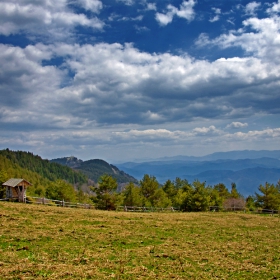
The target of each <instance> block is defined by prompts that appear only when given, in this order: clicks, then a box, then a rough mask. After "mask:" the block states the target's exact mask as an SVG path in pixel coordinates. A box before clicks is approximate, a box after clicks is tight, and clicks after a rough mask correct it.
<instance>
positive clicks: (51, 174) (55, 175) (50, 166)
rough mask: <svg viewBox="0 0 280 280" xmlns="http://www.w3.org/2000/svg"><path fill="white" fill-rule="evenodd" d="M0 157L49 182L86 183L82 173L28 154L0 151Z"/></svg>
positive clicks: (86, 179) (85, 177) (86, 180)
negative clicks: (61, 180) (60, 180)
mask: <svg viewBox="0 0 280 280" xmlns="http://www.w3.org/2000/svg"><path fill="white" fill-rule="evenodd" d="M0 156H1V157H4V158H6V159H8V160H9V162H10V163H12V164H14V165H15V164H16V165H17V166H19V167H21V168H24V169H26V170H29V171H32V172H36V173H37V174H39V175H40V176H42V177H43V178H45V179H47V180H50V181H55V180H58V179H63V180H65V181H67V182H68V183H70V184H77V183H79V184H83V183H87V182H88V178H87V176H85V175H84V174H83V173H81V172H78V171H76V170H73V169H71V168H70V167H68V166H63V165H61V164H58V163H55V162H50V161H49V160H44V159H42V158H41V157H40V156H37V155H33V154H32V153H30V152H23V151H11V150H9V149H6V150H1V151H0ZM9 162H7V163H9ZM9 165H10V164H9ZM7 168H9V167H7ZM23 177H24V175H23ZM25 179H26V178H25Z"/></svg>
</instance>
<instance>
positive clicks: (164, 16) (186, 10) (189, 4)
mask: <svg viewBox="0 0 280 280" xmlns="http://www.w3.org/2000/svg"><path fill="white" fill-rule="evenodd" d="M195 4H196V1H194V0H189V1H183V2H182V4H181V5H180V9H177V8H176V7H174V6H173V5H168V6H167V12H166V13H156V20H157V21H158V22H159V24H161V25H167V24H169V23H171V22H172V20H173V17H174V16H175V15H177V16H178V17H181V18H185V19H186V20H187V21H192V20H193V19H194V16H195V12H194V10H193V7H194V6H195Z"/></svg>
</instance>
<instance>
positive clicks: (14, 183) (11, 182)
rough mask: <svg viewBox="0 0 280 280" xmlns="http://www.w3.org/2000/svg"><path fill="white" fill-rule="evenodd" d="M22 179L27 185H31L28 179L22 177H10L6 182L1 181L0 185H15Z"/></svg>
mask: <svg viewBox="0 0 280 280" xmlns="http://www.w3.org/2000/svg"><path fill="white" fill-rule="evenodd" d="M22 181H24V182H26V183H27V184H28V185H31V183H29V182H28V181H26V180H24V179H16V178H12V179H9V180H8V181H7V182H5V183H3V184H2V186H8V187H16V186H17V185H18V184H20V183H21V182H22Z"/></svg>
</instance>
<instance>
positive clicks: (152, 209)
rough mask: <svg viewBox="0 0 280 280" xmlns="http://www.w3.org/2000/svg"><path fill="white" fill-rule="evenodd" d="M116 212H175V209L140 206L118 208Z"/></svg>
mask: <svg viewBox="0 0 280 280" xmlns="http://www.w3.org/2000/svg"><path fill="white" fill-rule="evenodd" d="M116 210H117V211H125V212H175V211H177V209H175V208H173V207H168V208H161V207H141V206H118V207H117V209H116Z"/></svg>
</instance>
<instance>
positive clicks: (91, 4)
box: [79, 0, 103, 13]
mask: <svg viewBox="0 0 280 280" xmlns="http://www.w3.org/2000/svg"><path fill="white" fill-rule="evenodd" d="M79 2H80V3H81V5H82V7H84V8H85V9H86V10H90V11H92V12H94V13H99V12H100V10H101V9H102V8H103V5H102V2H101V1H99V0H79Z"/></svg>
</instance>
